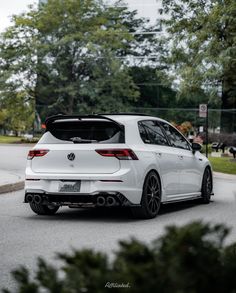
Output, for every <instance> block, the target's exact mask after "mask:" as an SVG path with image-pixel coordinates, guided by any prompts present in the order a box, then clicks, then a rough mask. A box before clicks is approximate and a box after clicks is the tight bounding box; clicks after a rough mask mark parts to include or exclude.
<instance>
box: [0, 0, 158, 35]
mask: <svg viewBox="0 0 236 293" xmlns="http://www.w3.org/2000/svg"><path fill="white" fill-rule="evenodd" d="M37 2H38V1H36V0H0V32H2V31H3V30H4V29H5V28H6V27H7V26H9V25H10V15H12V14H19V13H21V12H23V11H25V10H27V6H28V5H29V4H33V3H37ZM107 2H108V3H109V2H110V3H111V4H112V2H113V0H107ZM126 2H127V3H128V5H129V6H130V8H131V9H132V10H134V9H137V10H138V14H139V16H144V17H149V18H150V19H151V21H152V22H154V20H155V18H156V17H157V15H158V8H160V0H126Z"/></svg>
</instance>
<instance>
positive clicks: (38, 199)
mask: <svg viewBox="0 0 236 293" xmlns="http://www.w3.org/2000/svg"><path fill="white" fill-rule="evenodd" d="M34 202H35V203H37V204H40V203H41V202H42V197H41V196H40V195H38V194H36V195H35V196H34Z"/></svg>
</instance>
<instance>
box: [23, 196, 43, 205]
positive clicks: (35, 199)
mask: <svg viewBox="0 0 236 293" xmlns="http://www.w3.org/2000/svg"><path fill="white" fill-rule="evenodd" d="M26 201H27V202H28V203H31V202H35V203H37V204H40V203H41V202H42V201H43V198H42V197H41V196H40V195H38V194H35V195H34V194H27V196H26Z"/></svg>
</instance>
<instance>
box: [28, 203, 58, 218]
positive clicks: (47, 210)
mask: <svg viewBox="0 0 236 293" xmlns="http://www.w3.org/2000/svg"><path fill="white" fill-rule="evenodd" d="M30 207H31V210H32V211H33V212H35V213H36V214H38V215H54V214H55V213H56V212H57V210H58V209H59V206H53V205H43V204H40V203H39V204H37V203H35V202H31V203H30Z"/></svg>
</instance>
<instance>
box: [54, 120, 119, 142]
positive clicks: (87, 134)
mask: <svg viewBox="0 0 236 293" xmlns="http://www.w3.org/2000/svg"><path fill="white" fill-rule="evenodd" d="M49 131H50V133H51V134H52V135H53V136H54V137H56V138H57V139H60V140H64V141H70V142H73V143H124V142H125V138H124V129H123V128H120V127H119V126H118V125H116V124H115V123H112V122H107V121H93V120H88V121H78V120H77V121H55V122H53V123H52V125H51V127H50V130H49Z"/></svg>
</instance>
